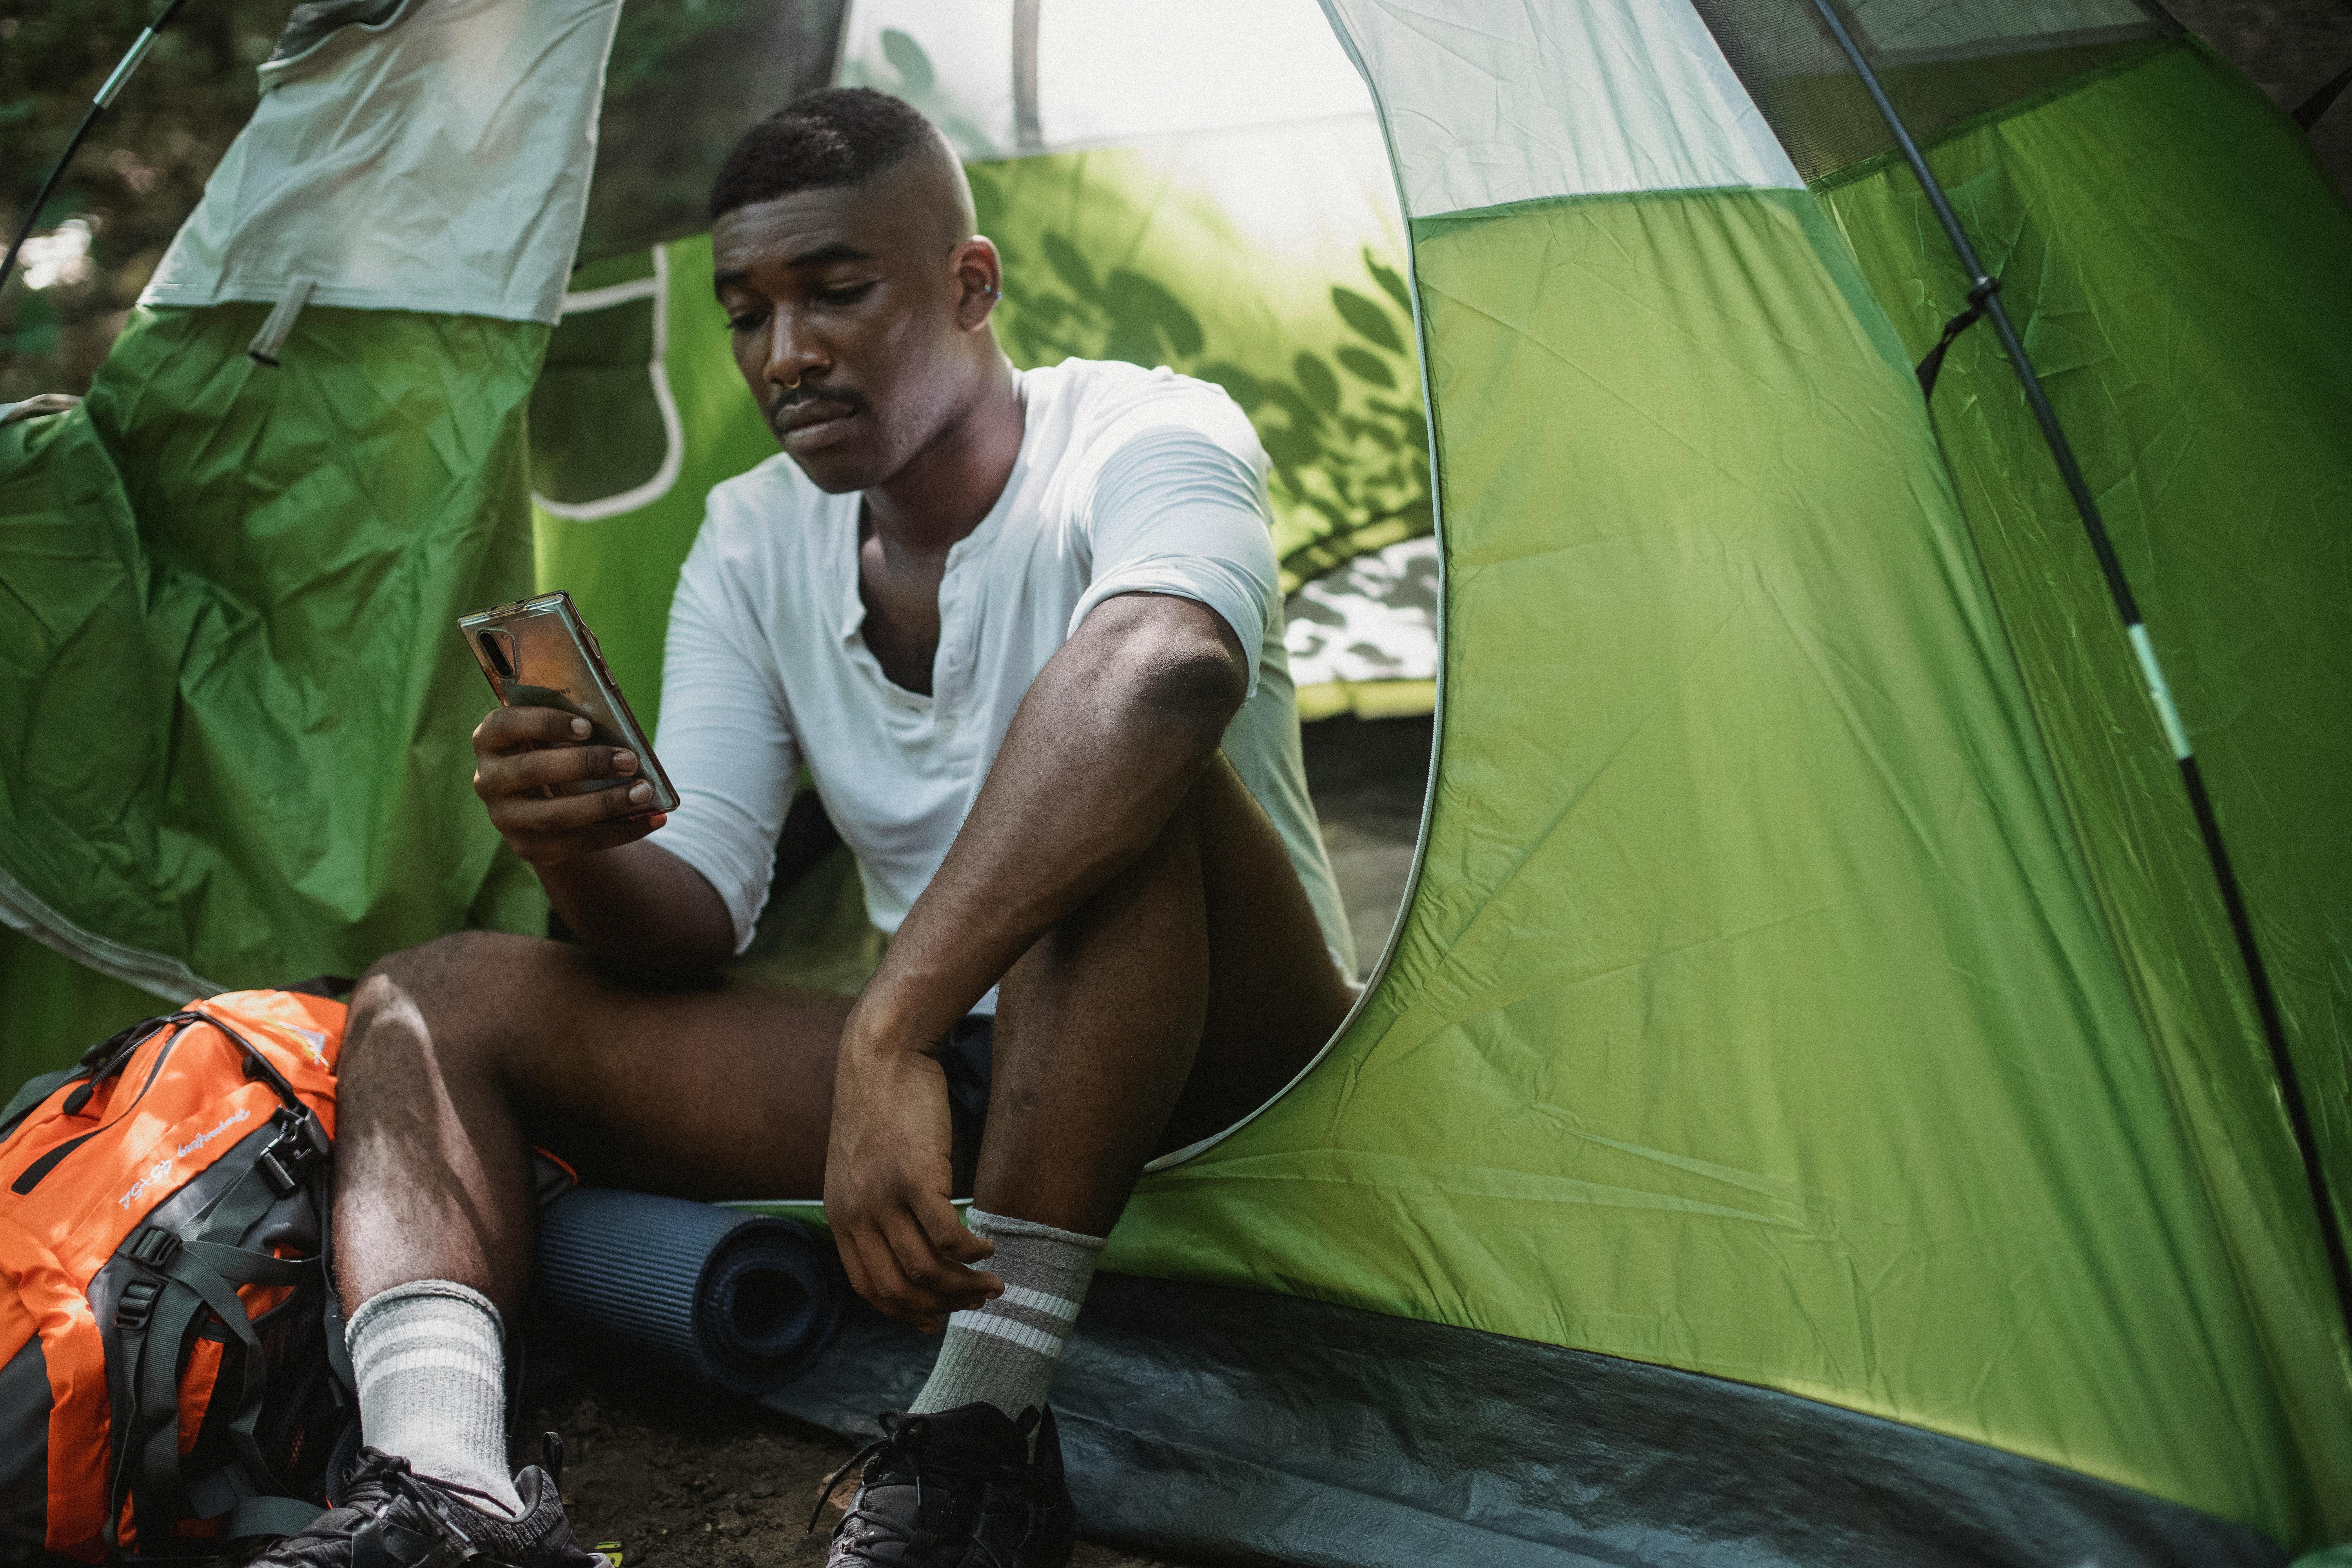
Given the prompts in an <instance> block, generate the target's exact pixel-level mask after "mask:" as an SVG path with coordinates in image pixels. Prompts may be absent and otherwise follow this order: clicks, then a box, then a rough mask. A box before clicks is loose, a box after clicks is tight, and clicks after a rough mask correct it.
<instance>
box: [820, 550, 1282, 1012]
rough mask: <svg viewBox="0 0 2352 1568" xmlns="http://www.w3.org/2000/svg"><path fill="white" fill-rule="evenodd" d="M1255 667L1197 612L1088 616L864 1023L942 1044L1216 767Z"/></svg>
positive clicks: (1005, 754)
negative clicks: (1227, 727)
mask: <svg viewBox="0 0 2352 1568" xmlns="http://www.w3.org/2000/svg"><path fill="white" fill-rule="evenodd" d="M1247 668H1248V667H1247V665H1246V664H1245V663H1244V661H1243V659H1242V657H1241V653H1240V649H1239V647H1238V645H1237V644H1235V643H1234V638H1233V634H1232V633H1231V632H1230V631H1229V630H1227V629H1226V628H1225V626H1224V622H1223V620H1222V619H1221V618H1219V617H1218V616H1216V614H1215V612H1213V611H1212V610H1209V609H1208V608H1206V607H1205V606H1203V605H1199V604H1196V603H1194V602H1192V601H1191V600H1188V599H1176V598H1168V597H1158V596H1150V595H1131V596H1128V597H1124V598H1118V599H1112V600H1110V601H1108V602H1107V603H1106V604H1104V605H1102V606H1101V607H1100V608H1098V609H1097V610H1096V611H1095V612H1094V613H1093V614H1092V615H1091V616H1088V617H1087V620H1086V622H1085V623H1084V625H1082V626H1080V628H1079V632H1078V635H1077V636H1076V637H1073V638H1072V639H1071V640H1070V641H1069V642H1068V643H1067V644H1066V645H1064V647H1063V648H1062V649H1061V651H1060V652H1058V653H1057V654H1055V656H1054V658H1052V659H1051V660H1050V661H1049V662H1048V663H1047V664H1046V666H1045V669H1044V670H1043V671H1041V672H1040V673H1039V675H1038V677H1037V679H1036V681H1035V682H1034V684H1033V685H1032V686H1031V687H1030V689H1029V693H1028V695H1027V696H1026V697H1025V698H1024V699H1023V700H1022V703H1021V707H1020V710H1019V711H1018V712H1016V713H1015V715H1014V716H1013V724H1012V727H1011V729H1010V730H1009V731H1007V733H1006V735H1005V739H1004V743H1003V746H1002V747H1001V748H1000V749H999V751H998V752H997V757H996V761H995V763H994V764H993V765H992V767H991V768H990V770H989V774H988V779H987V782H986V783H985V784H983V785H982V789H981V793H980V798H979V799H978V801H976V802H975V803H974V804H973V806H972V810H971V816H969V817H967V818H966V819H965V822H964V826H963V827H962V830H961V832H959V833H958V834H957V836H956V840H955V843H954V845H953V847H950V850H949V852H948V856H947V858H946V860H945V861H944V862H943V863H942V864H941V866H940V870H939V873H938V875H937V876H935V877H934V878H932V879H931V882H930V885H929V887H928V888H927V889H925V890H924V892H923V895H922V897H921V898H919V899H918V900H916V901H915V905H914V907H913V908H912V909H911V910H908V914H907V919H906V921H905V922H904V923H903V924H902V925H901V926H900V928H899V931H898V935H897V937H895V938H894V939H893V940H892V942H891V944H890V951H889V952H888V953H887V955H886V956H885V958H884V960H883V963H882V966H881V968H880V969H879V970H877V972H876V974H875V977H874V980H873V982H872V983H871V984H869V985H868V986H867V989H866V1000H865V1001H864V1003H862V1004H861V1006H860V1014H861V1015H862V1016H861V1019H860V1023H861V1025H862V1026H864V1027H866V1028H870V1029H872V1030H874V1031H876V1032H877V1034H878V1035H879V1036H880V1037H883V1038H885V1039H887V1040H890V1041H893V1042H896V1043H900V1044H928V1043H929V1042H931V1041H935V1040H937V1039H938V1038H940V1036H941V1035H943V1034H944V1033H945V1032H946V1030H947V1028H948V1027H949V1026H950V1025H951V1024H953V1023H954V1021H955V1020H956V1019H957V1018H958V1017H961V1016H962V1015H963V1014H964V1012H965V1011H967V1010H968V1009H969V1008H970V1007H971V1005H972V1003H974V1002H975V1001H977V1000H978V999H979V998H980V997H981V996H982V994H984V993H985V992H986V991H987V990H988V988H989V987H990V986H991V985H992V984H995V983H996V982H997V980H998V979H999V978H1001V977H1002V976H1003V973H1004V972H1005V971H1006V970H1007V969H1009V968H1011V967H1012V965H1013V963H1014V961H1016V960H1017V959H1019V958H1020V956H1021V955H1022V954H1023V953H1024V952H1027V951H1028V950H1029V948H1030V946H1031V944H1033V943H1034V942H1036V941H1037V939H1038V938H1039V937H1041V936H1043V935H1044V934H1045V932H1046V931H1049V930H1051V929H1052V928H1053V926H1054V925H1055V923H1056V922H1058V921H1061V920H1062V919H1063V918H1065V917H1066V916H1067V915H1068V914H1069V913H1070V912H1071V911H1072V910H1075V909H1076V908H1077V907H1078V906H1079V905H1080V904H1081V903H1083V902H1085V900H1087V898H1089V897H1091V896H1092V895H1093V894H1094V893H1095V892H1096V891H1097V890H1098V889H1100V888H1101V887H1102V886H1103V885H1104V884H1105V883H1107V882H1108V881H1109V880H1110V879H1111V878H1112V877H1114V876H1116V875H1118V872H1119V871H1120V870H1121V869H1123V868H1125V867H1127V866H1128V865H1129V863H1131V862H1132V861H1133V860H1134V859H1135V858H1136V857H1138V856H1139V855H1140V854H1141V853H1142V852H1143V851H1144V850H1145V849H1146V848H1147V847H1150V844H1151V843H1152V841H1153V840H1154V839H1155V838H1157V837H1159V835H1160V832H1161V830H1162V829H1163V828H1164V827H1165V826H1167V823H1168V819H1169V817H1170V816H1171V814H1173V812H1174V811H1175V809H1176V807H1177V805H1179V804H1180V803H1181V801H1182V800H1183V798H1184V795H1185V792H1186V791H1187V790H1189V789H1191V788H1192V784H1193V782H1194V781H1195V780H1196V779H1197V778H1198V777H1199V776H1200V773H1201V770H1202V767H1204V766H1205V765H1206V764H1207V763H1208V762H1209V760H1210V759H1211V758H1212V757H1213V756H1214V755H1215V754H1216V751H1217V747H1218V745H1219V744H1220V742H1222V740H1223V734H1224V729H1225V725H1226V724H1227V723H1228V722H1229V721H1231V720H1232V717H1233V715H1234V711H1235V710H1237V709H1238V708H1239V706H1240V703H1241V699H1242V693H1243V690H1244V681H1245V680H1246V676H1247Z"/></svg>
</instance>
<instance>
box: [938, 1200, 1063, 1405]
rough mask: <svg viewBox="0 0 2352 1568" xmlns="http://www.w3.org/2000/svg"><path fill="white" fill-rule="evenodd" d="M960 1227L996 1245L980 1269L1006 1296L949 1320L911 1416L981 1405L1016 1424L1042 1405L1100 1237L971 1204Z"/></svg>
mask: <svg viewBox="0 0 2352 1568" xmlns="http://www.w3.org/2000/svg"><path fill="white" fill-rule="evenodd" d="M964 1223H965V1224H966V1225H968V1226H970V1227H971V1233H972V1234H973V1235H974V1236H982V1237H987V1238H988V1239H989V1240H991V1241H992V1242H994V1243H996V1251H995V1253H994V1254H993V1255H992V1257H990V1258H987V1259H986V1260H985V1261H984V1262H982V1264H981V1265H980V1267H982V1268H985V1269H987V1270H988V1271H989V1272H990V1273H992V1274H994V1275H995V1276H996V1277H997V1278H998V1279H1002V1280H1003V1281H1004V1294H1003V1295H1002V1296H999V1297H998V1298H997V1299H996V1300H993V1301H991V1302H989V1303H988V1305H986V1306H984V1307H980V1308H975V1309H974V1310H971V1311H969V1312H957V1313H954V1314H952V1315H951V1316H950V1318H949V1319H948V1331H947V1333H946V1335H945V1336H944V1338H943V1339H942V1340H941V1342H940V1359H939V1360H938V1361H937V1362H935V1363H932V1366H931V1379H930V1381H929V1383H926V1384H923V1392H922V1393H920V1394H917V1395H916V1396H915V1404H914V1407H913V1411H912V1414H915V1415H930V1414H932V1413H934V1412H937V1411H941V1410H953V1409H954V1408H955V1407H956V1406H958V1405H970V1404H971V1403H973V1402H974V1401H976V1400H983V1401H985V1402H987V1403H988V1404H990V1405H995V1406H996V1407H997V1408H998V1409H999V1410H1002V1411H1003V1412H1004V1414H1006V1415H1010V1416H1012V1417H1013V1419H1014V1420H1016V1421H1017V1420H1019V1419H1020V1417H1021V1413H1022V1412H1023V1411H1024V1410H1025V1409H1027V1408H1028V1407H1029V1406H1031V1405H1039V1406H1042V1405H1045V1391H1046V1389H1047V1388H1049V1387H1051V1386H1052V1384H1053V1382H1054V1369H1055V1366H1057V1365H1059V1364H1060V1363H1061V1359H1062V1342H1063V1340H1065V1339H1066V1338H1067V1337H1068V1335H1069V1332H1070V1329H1071V1328H1072V1326H1073V1325H1075V1324H1076V1322H1077V1321H1078V1304H1079V1303H1080V1302H1081V1301H1084V1300H1086V1299H1087V1285H1088V1284H1089V1283H1090V1282H1091V1281H1092V1280H1093V1279H1094V1277H1095V1259H1096V1258H1099V1257H1100V1256H1101V1255H1102V1249H1103V1237H1099V1236H1081V1235H1079V1234H1078V1233H1077V1232H1076V1231H1074V1230H1056V1229H1055V1228H1054V1227H1053V1226H1050V1225H1039V1224H1038V1223H1036V1222H1035V1221H1034V1220H1026V1219H1008V1218H1006V1217H1005V1216H1004V1215H993V1214H990V1213H989V1212H988V1211H987V1210H985V1209H983V1208H982V1207H981V1206H980V1205H977V1204H974V1205H972V1207H971V1213H970V1214H969V1215H966V1216H965V1221H964Z"/></svg>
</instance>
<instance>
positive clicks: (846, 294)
mask: <svg viewBox="0 0 2352 1568" xmlns="http://www.w3.org/2000/svg"><path fill="white" fill-rule="evenodd" d="M873 291H874V285H873V284H871V283H850V284H845V285H844V286H843V287H841V288H839V289H818V290H817V291H816V294H815V295H814V298H815V300H816V302H817V303H818V304H820V305H855V304H856V303H857V301H859V300H863V299H864V298H866V295H868V294H871V293H872V292H873Z"/></svg>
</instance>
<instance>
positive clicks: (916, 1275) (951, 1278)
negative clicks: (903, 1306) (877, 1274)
mask: <svg viewBox="0 0 2352 1568" xmlns="http://www.w3.org/2000/svg"><path fill="white" fill-rule="evenodd" d="M882 1235H883V1237H884V1238H885V1239H886V1240H887V1241H888V1242H889V1244H890V1251H891V1253H892V1255H893V1256H894V1257H895V1258H897V1259H898V1269H899V1272H900V1273H902V1274H904V1275H905V1276H906V1277H907V1279H908V1283H909V1284H910V1285H911V1286H913V1288H914V1289H917V1290H919V1291H921V1292H922V1293H923V1300H921V1301H920V1302H919V1306H920V1307H921V1309H922V1310H926V1311H931V1312H961V1311H964V1310H967V1309H969V1308H972V1307H977V1306H979V1305H981V1304H982V1302H984V1301H987V1300H992V1298H994V1297H996V1296H997V1295H1000V1294H1002V1293H1003V1289H1004V1281H1003V1280H1002V1279H998V1278H997V1277H996V1276H995V1275H993V1274H982V1273H980V1272H979V1271H977V1270H976V1269H971V1268H965V1267H964V1266H963V1265H962V1264H961V1263H956V1262H952V1261H950V1259H948V1258H943V1257H941V1256H940V1251H939V1249H938V1248H937V1247H933V1246H932V1245H931V1238H930V1237H928V1236H925V1235H924V1234H923V1227H922V1226H919V1225H917V1224H916V1223H915V1216H914V1215H911V1214H906V1213H900V1214H897V1215H891V1216H890V1217H889V1218H887V1219H886V1220H884V1221H883V1222H882Z"/></svg>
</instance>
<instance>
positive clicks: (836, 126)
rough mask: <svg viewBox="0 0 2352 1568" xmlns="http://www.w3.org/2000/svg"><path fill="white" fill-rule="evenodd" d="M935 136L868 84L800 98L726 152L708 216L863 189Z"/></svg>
mask: <svg viewBox="0 0 2352 1568" xmlns="http://www.w3.org/2000/svg"><path fill="white" fill-rule="evenodd" d="M938 135H939V132H937V131H935V130H933V129H932V128H931V122H930V121H928V120H926V119H924V118H923V116H922V112H921V111H920V110H918V109H916V108H915V107H914V106H913V105H912V104H910V103H908V102H907V101H906V100H904V99H898V98H893V97H891V96H890V95H889V94H888V93H887V92H877V91H875V90H874V89H872V88H870V87H829V88H824V89H820V90H818V91H816V92H809V93H803V94H802V95H801V96H800V97H798V98H796V99H794V100H792V102H790V103H788V104H786V105H784V107H783V108H782V109H780V110H777V111H776V112H775V113H773V114H772V115H770V116H768V118H767V119H765V120H762V121H760V122H759V123H758V124H757V125H754V126H753V127H751V130H749V131H746V132H743V134H742V136H741V137H740V139H739V140H738V141H737V142H736V143H735V145H734V146H733V147H732V148H731V149H730V150H729V152H728V153H727V161H726V162H725V163H722V164H720V165H719V178H718V179H717V180H715V181H713V182H712V183H711V186H710V216H711V219H712V220H713V221H714V222H715V221H717V220H718V219H719V218H720V217H723V216H726V215H727V214H729V213H731V212H733V211H734V210H735V209H736V208H738V207H747V206H750V205H751V204H752V203H754V202H765V201H773V200H774V199H775V198H776V197H778V196H788V195H792V194H793V192H794V191H806V190H821V189H827V188H830V187H833V186H838V185H862V184H865V183H866V181H868V180H870V179H872V178H873V177H874V176H875V175H877V174H881V173H883V172H884V171H885V170H887V169H894V168H896V167H898V165H899V164H900V163H904V162H906V160H907V158H908V155H909V154H911V153H914V152H916V151H917V150H918V149H919V148H920V147H921V146H923V145H924V143H926V142H929V141H931V140H932V139H934V138H935V137H937V136H938Z"/></svg>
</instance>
